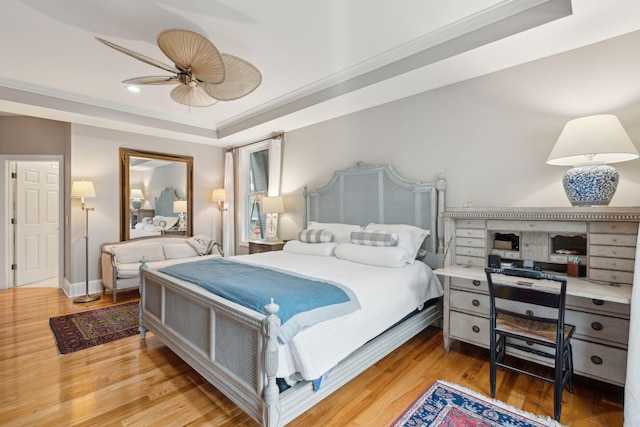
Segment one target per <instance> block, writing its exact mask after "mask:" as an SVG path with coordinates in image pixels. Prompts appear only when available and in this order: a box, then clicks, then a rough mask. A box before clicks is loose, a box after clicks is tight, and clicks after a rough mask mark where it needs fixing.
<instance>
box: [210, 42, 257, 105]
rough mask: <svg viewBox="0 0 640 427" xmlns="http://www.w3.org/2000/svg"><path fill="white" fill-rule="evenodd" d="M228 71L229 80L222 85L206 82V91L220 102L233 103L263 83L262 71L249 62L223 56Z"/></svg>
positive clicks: (230, 56)
mask: <svg viewBox="0 0 640 427" xmlns="http://www.w3.org/2000/svg"><path fill="white" fill-rule="evenodd" d="M222 59H223V61H224V65H225V67H226V69H227V78H226V80H225V81H224V82H222V83H220V84H212V83H211V82H204V83H203V84H202V86H203V87H204V90H205V91H206V92H207V93H208V94H209V95H210V96H211V97H213V98H215V99H217V100H220V101H232V100H234V99H238V98H242V97H243V96H245V95H248V94H249V93H251V92H253V91H254V90H255V89H256V88H257V87H258V86H259V85H260V83H261V82H262V75H261V74H260V71H258V69H257V68H256V67H254V66H253V65H251V64H249V63H248V62H247V61H245V60H243V59H240V58H237V57H235V56H232V55H227V54H225V53H223V54H222Z"/></svg>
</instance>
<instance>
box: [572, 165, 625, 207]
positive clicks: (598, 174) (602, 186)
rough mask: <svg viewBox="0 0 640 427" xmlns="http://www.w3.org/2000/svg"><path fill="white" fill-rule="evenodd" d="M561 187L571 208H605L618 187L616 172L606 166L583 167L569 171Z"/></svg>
mask: <svg viewBox="0 0 640 427" xmlns="http://www.w3.org/2000/svg"><path fill="white" fill-rule="evenodd" d="M562 185H564V191H565V193H567V197H568V198H569V201H570V202H571V204H572V205H573V206H607V205H608V204H609V202H611V199H612V198H613V195H614V194H615V192H616V188H617V187H618V171H616V170H615V169H614V168H613V167H611V166H608V165H585V166H576V167H574V168H572V169H569V170H568V171H567V172H566V173H565V174H564V176H563V177H562Z"/></svg>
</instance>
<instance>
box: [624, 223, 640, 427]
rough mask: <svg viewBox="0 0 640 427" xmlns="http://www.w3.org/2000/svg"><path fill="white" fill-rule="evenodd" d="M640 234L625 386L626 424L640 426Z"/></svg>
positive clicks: (634, 276)
mask: <svg viewBox="0 0 640 427" xmlns="http://www.w3.org/2000/svg"><path fill="white" fill-rule="evenodd" d="M639 357H640V234H638V243H637V244H636V263H635V267H634V273H633V290H632V291H631V318H630V325H629V347H628V350H627V379H626V381H625V388H624V425H625V427H632V426H640V363H638V358H639Z"/></svg>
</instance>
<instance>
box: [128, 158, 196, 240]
mask: <svg viewBox="0 0 640 427" xmlns="http://www.w3.org/2000/svg"><path fill="white" fill-rule="evenodd" d="M192 212H193V157H192V156H181V155H177V154H167V153H157V152H153V151H143V150H134V149H130V148H120V240H129V239H134V238H139V237H151V236H163V235H183V236H192V235H193V221H192Z"/></svg>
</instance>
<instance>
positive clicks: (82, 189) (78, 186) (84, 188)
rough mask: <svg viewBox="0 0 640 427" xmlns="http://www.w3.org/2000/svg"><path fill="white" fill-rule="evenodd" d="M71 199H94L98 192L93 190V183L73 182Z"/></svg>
mask: <svg viewBox="0 0 640 427" xmlns="http://www.w3.org/2000/svg"><path fill="white" fill-rule="evenodd" d="M71 197H73V198H81V197H82V198H85V197H86V198H93V197H96V190H95V189H94V188H93V182H91V181H85V180H84V179H83V180H82V181H73V184H71Z"/></svg>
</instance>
